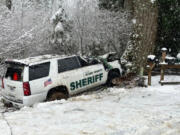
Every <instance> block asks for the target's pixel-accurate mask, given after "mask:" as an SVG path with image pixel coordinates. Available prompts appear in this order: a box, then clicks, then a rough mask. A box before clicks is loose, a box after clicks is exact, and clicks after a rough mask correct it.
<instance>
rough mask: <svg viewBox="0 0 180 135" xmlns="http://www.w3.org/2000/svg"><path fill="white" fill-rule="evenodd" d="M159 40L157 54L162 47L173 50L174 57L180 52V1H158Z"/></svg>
mask: <svg viewBox="0 0 180 135" xmlns="http://www.w3.org/2000/svg"><path fill="white" fill-rule="evenodd" d="M158 4H159V19H158V23H159V25H158V36H157V37H158V39H157V46H156V50H155V51H156V53H158V52H160V49H161V48H162V47H166V48H168V49H170V48H171V50H172V52H171V54H172V55H174V56H175V55H176V54H177V53H178V52H179V51H180V1H179V0H158Z"/></svg>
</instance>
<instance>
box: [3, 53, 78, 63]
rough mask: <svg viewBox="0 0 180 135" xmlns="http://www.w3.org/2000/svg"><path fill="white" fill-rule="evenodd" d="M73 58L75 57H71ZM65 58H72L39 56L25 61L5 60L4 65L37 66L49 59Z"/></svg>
mask: <svg viewBox="0 0 180 135" xmlns="http://www.w3.org/2000/svg"><path fill="white" fill-rule="evenodd" d="M73 56H75V55H73ZM67 57H72V56H66V55H51V54H49V55H41V56H35V57H29V58H25V59H7V60H6V63H11V62H12V63H18V64H22V65H33V64H36V63H37V64H38V63H42V62H45V61H48V60H51V59H63V58H67Z"/></svg>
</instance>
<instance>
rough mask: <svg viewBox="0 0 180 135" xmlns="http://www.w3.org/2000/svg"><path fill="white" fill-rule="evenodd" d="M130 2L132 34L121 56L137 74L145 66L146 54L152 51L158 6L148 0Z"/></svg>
mask: <svg viewBox="0 0 180 135" xmlns="http://www.w3.org/2000/svg"><path fill="white" fill-rule="evenodd" d="M126 2H129V0H127V1H126ZM130 4H132V7H131V8H130V9H132V16H133V18H132V22H133V34H132V37H131V43H130V44H129V45H128V48H127V49H126V51H125V53H124V55H123V58H124V59H125V60H126V61H128V62H129V61H130V62H131V65H132V66H131V69H130V70H131V72H134V73H138V74H139V73H140V72H141V71H143V68H144V67H145V66H146V60H147V56H148V55H149V54H151V53H153V51H154V47H155V40H156V35H157V25H158V24H157V17H158V8H157V3H152V2H151V1H150V0H133V3H130ZM128 8H129V7H128Z"/></svg>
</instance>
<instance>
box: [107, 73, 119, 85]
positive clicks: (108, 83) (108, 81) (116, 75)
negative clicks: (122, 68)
mask: <svg viewBox="0 0 180 135" xmlns="http://www.w3.org/2000/svg"><path fill="white" fill-rule="evenodd" d="M119 76H120V74H119V73H118V72H115V71H111V72H109V74H108V80H107V86H108V87H113V86H115V84H114V83H113V79H115V78H118V77H119Z"/></svg>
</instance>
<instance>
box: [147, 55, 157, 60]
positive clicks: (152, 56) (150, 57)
mask: <svg viewBox="0 0 180 135" xmlns="http://www.w3.org/2000/svg"><path fill="white" fill-rule="evenodd" d="M155 57H156V56H155V55H148V59H151V60H154V59H155Z"/></svg>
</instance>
